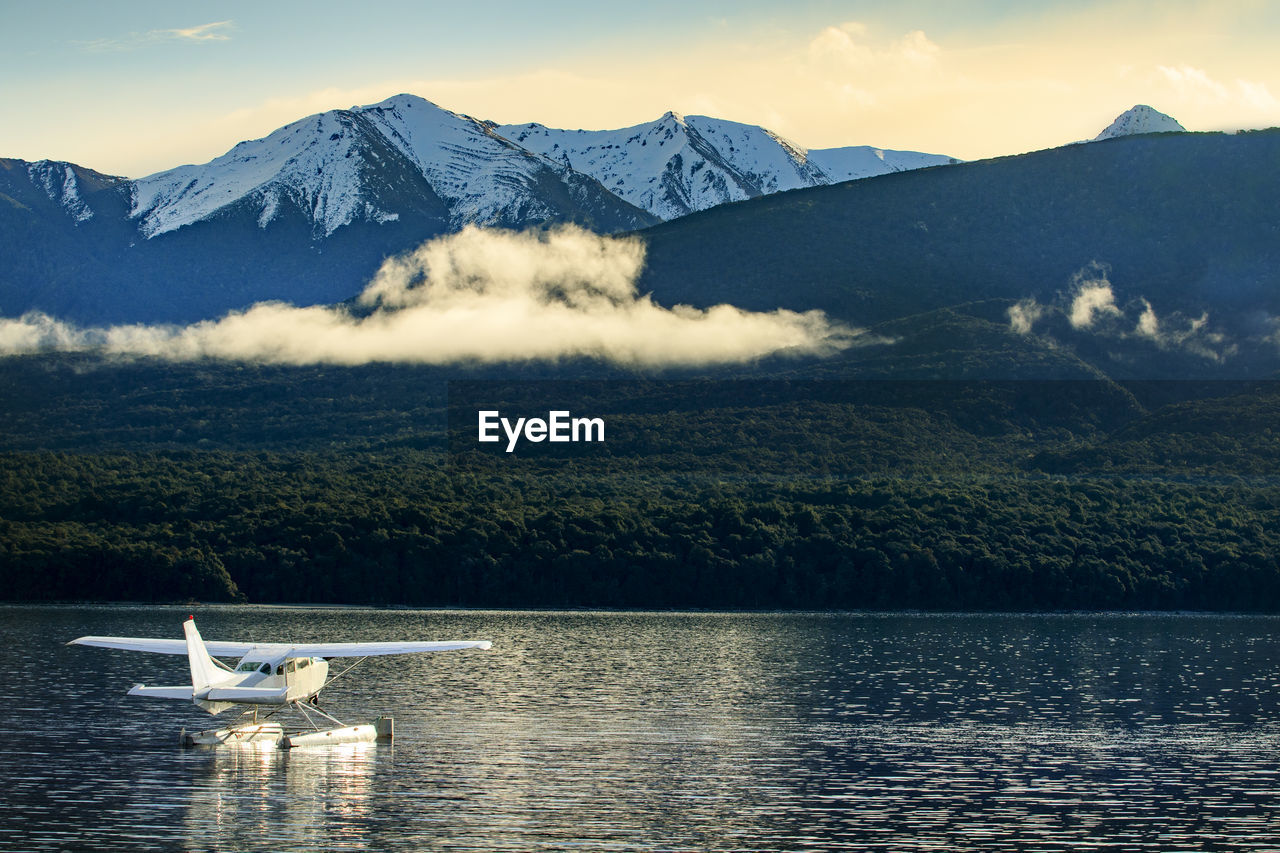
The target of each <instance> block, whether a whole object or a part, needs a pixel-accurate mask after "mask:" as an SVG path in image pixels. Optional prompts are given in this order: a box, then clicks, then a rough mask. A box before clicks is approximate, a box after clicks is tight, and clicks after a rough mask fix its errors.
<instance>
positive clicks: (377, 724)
mask: <svg viewBox="0 0 1280 853" xmlns="http://www.w3.org/2000/svg"><path fill="white" fill-rule="evenodd" d="M182 631H183V634H184V635H185V636H184V639H181V640H177V639H161V638H153V637H80V638H78V639H75V640H72V641H71V642H69V643H67V645H69V646H97V647H99V648H104V649H124V650H127V651H135V652H156V653H158V654H167V655H186V656H187V661H188V662H189V663H190V665H191V684H189V685H187V684H183V685H177V686H171V687H169V686H148V685H145V684H136V685H134V686H133V688H132V689H130V690H129V693H128V695H130V696H143V697H151V698H153V699H181V700H185V701H187V702H193V703H194V704H195V705H196V707H198V708H200V709H201V710H204V711H207V712H208V713H210V714H215V715H216V714H221V713H222V712H223V711H227V710H230V709H232V708H236V707H239V706H248V708H247V709H245V710H243V711H242V716H241V719H240V720H239V721H238V722H237V723H236V724H234V725H231V726H228V727H227V728H221V729H209V730H206V731H198V732H188V731H187V730H186V729H183V731H182V733H181V735H180V736H179V740H180V742H181V743H182V745H183V746H187V747H196V746H224V745H238V744H264V743H267V744H269V743H272V742H274V744H275V745H276V746H278V747H280V748H281V749H292V748H294V747H299V746H327V745H334V744H343V743H359V742H364V741H372V740H377V739H386V738H391V737H393V736H394V734H395V727H394V722H393V721H392V719H391V718H390V717H379V718H378V719H377V720H375V721H374V722H373V723H372V724H363V725H353V726H349V725H346V724H345V723H343V722H342V721H341V720H339V719H338V718H336V717H334V716H332V715H330V714H327V713H325V712H324V711H322V710H320V702H319V698H320V691H321V690H322V689H324V688H325V687H328V686H329V685H330V684H332V683H333V681H334V680H336V679H338V678H340V677H342V676H343V675H345V674H346V673H348V672H350V671H351V670H352V669H354V668H355V667H356V666H357V665H359V664H360V663H361V661H363V660H364V659H365V658H368V657H373V656H375V655H405V654H417V653H419V652H448V651H457V650H460V649H488V648H490V646H491V643H490V642H489V641H488V640H462V641H456V642H455V641H445V642H390V643H297V644H288V643H240V642H222V641H209V642H205V641H204V639H203V638H202V637H201V636H200V632H199V631H198V630H197V629H196V622H195V618H194V617H188V618H187V621H186V622H184V623H183V625H182ZM219 657H227V658H239V663H237V664H236V665H235V666H234V667H232V666H228V665H226V664H225V663H223V662H222V661H220V660H218V658H219ZM334 658H356V661H355V662H354V663H352V664H350V665H349V666H346V667H345V668H344V669H342V670H341V671H340V672H338V673H337V674H336V675H333V676H330V675H329V661H330V660H331V659H334ZM286 709H292V710H293V711H296V712H297V713H298V714H299V715H300V716H301V717H302V718H303V719H304V720H306V724H307V728H306V729H298V730H286V729H285V728H284V727H283V726H282V725H281V724H280V723H279V722H277V721H275V720H272V719H270V718H271V717H273V716H275V715H276V714H277V713H279V712H281V711H284V710H286ZM318 720H325V721H328V722H329V723H332V724H333V725H332V726H331V727H329V728H324V727H323V726H322V724H321V723H319V722H318Z"/></svg>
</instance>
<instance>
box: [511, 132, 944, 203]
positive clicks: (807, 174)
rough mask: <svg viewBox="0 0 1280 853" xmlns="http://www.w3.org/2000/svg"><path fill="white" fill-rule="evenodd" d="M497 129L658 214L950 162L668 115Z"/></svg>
mask: <svg viewBox="0 0 1280 853" xmlns="http://www.w3.org/2000/svg"><path fill="white" fill-rule="evenodd" d="M495 129H496V131H497V132H498V133H500V134H502V135H503V136H505V137H507V138H508V139H510V140H512V141H513V142H515V143H516V144H518V145H522V146H524V147H526V148H529V149H531V150H534V151H537V152H539V153H540V154H543V155H545V156H546V157H548V158H549V159H552V160H557V161H559V162H561V163H564V164H565V165H567V166H570V167H572V168H574V169H576V170H578V171H580V172H585V173H587V174H588V175H591V176H592V177H593V178H595V179H596V180H598V181H599V182H600V183H602V184H603V185H604V186H605V187H606V188H607V189H609V190H611V191H612V192H614V193H616V194H617V195H619V196H621V197H622V198H624V199H626V200H627V201H629V202H631V203H632V204H634V205H636V206H638V207H642V208H644V209H645V210H647V211H649V212H650V213H652V214H654V215H656V216H659V217H661V218H662V219H675V218H677V217H679V216H684V215H685V214H687V213H691V212H693V211H695V210H705V209H707V208H708V207H714V206H715V205H718V204H724V203H725V202H730V201H741V200H743V199H747V198H754V197H756V196H760V195H767V194H769V193H774V192H782V191H785V190H793V189H799V188H801V187H813V186H822V185H825V184H830V183H835V182H837V181H844V180H849V179H851V178H854V177H869V176H871V175H879V174H884V173H886V172H895V171H900V170H902V169H906V168H919V167H920V166H926V165H928V166H932V165H938V164H940V163H950V162H955V161H954V160H952V159H951V158H949V157H942V156H938V155H933V154H916V153H915V152H879V153H878V154H876V153H872V152H877V151H878V149H871V148H857V149H852V148H850V149H846V148H833V149H827V150H826V151H822V152H811V151H806V150H805V149H804V148H803V147H801V146H799V145H796V144H795V143H793V142H790V141H789V140H787V139H784V138H783V137H781V136H779V135H777V134H776V133H773V132H772V131H769V130H766V129H765V128H762V127H757V126H755V125H749V124H741V123H739V122H732V121H725V120H723V119H716V118H709V117H707V116H688V117H685V116H681V115H679V114H678V113H674V112H668V113H667V114H665V115H664V116H662V118H660V119H658V120H657V121H654V122H649V123H648V124H641V125H636V126H635V127H627V128H622V129H620V130H557V129H554V128H549V127H545V126H543V125H541V124H536V123H533V124H519V125H500V126H498V127H497V128H495ZM863 152H866V153H863ZM815 155H820V156H815ZM887 155H893V156H892V157H888V156H887Z"/></svg>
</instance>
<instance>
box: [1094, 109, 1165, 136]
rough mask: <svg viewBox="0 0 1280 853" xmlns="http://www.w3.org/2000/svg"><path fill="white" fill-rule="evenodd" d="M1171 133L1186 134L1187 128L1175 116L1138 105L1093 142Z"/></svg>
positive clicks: (1110, 125) (1126, 111)
mask: <svg viewBox="0 0 1280 853" xmlns="http://www.w3.org/2000/svg"><path fill="white" fill-rule="evenodd" d="M1170 132H1179V133H1181V132H1186V128H1185V127H1183V126H1182V125H1181V124H1179V123H1178V121H1177V120H1176V119H1175V118H1173V116H1167V115H1165V114H1164V113H1162V112H1160V111H1159V110H1154V109H1152V108H1151V107H1149V106H1147V105H1146V104H1138V105H1137V106H1134V107H1131V108H1130V109H1127V110H1125V111H1124V112H1122V113H1121V114H1120V115H1118V116H1117V117H1116V120H1115V121H1113V122H1111V124H1109V125H1107V128H1106V130H1104V131H1102V133H1099V134H1098V135H1097V136H1095V137H1094V138H1093V141H1094V142H1098V141H1099V140H1103V139H1114V138H1115V137H1117V136H1134V135H1136V134H1139V133H1170Z"/></svg>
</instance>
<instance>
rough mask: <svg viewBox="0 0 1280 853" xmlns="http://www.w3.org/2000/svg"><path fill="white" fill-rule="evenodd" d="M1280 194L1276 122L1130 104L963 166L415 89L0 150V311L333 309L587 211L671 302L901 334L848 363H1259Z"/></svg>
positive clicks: (585, 221) (1268, 364)
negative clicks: (16, 152) (511, 121)
mask: <svg viewBox="0 0 1280 853" xmlns="http://www.w3.org/2000/svg"><path fill="white" fill-rule="evenodd" d="M944 165H945V167H944V168H929V167H931V166H944ZM1277 192H1280V131H1258V132H1249V133H1239V134H1228V133H1207V134H1205V133H1199V134H1193V133H1186V132H1185V131H1183V130H1182V127H1181V125H1180V124H1178V123H1177V122H1176V121H1175V120H1174V119H1173V118H1171V117H1169V116H1166V115H1164V114H1162V113H1159V112H1157V111H1155V110H1153V109H1152V108H1150V107H1147V106H1142V105H1139V106H1137V107H1134V108H1133V109H1131V110H1129V111H1127V112H1126V113H1124V114H1122V115H1121V116H1120V117H1119V118H1117V119H1116V121H1115V122H1113V123H1112V124H1111V125H1110V126H1109V127H1108V128H1106V129H1105V130H1104V131H1103V132H1102V133H1101V134H1099V136H1098V137H1097V139H1096V140H1093V141H1091V142H1089V143H1086V144H1071V145H1066V146H1063V147H1060V148H1056V149H1048V150H1045V151H1040V152H1033V153H1030V154H1023V155H1016V156H1010V157H1001V158H995V159H992V160H985V161H977V162H972V163H958V162H956V161H954V160H952V159H951V158H946V157H938V156H936V155H926V154H918V153H912V152H894V151H885V150H880V149H869V148H842V149H827V150H814V151H806V150H804V149H803V148H801V147H799V146H797V145H795V144H793V143H790V142H788V141H786V140H785V139H782V138H781V137H779V136H777V135H776V134H773V133H771V132H769V131H767V130H765V129H763V128H759V127H754V126H750V125H743V124H737V123H733V122H727V121H723V120H718V119H711V118H707V117H703V116H688V117H682V116H679V115H677V114H675V113H667V114H666V115H664V116H662V117H661V118H660V119H658V120H657V121H655V122H652V123H650V124H646V125H639V126H636V127H632V128H624V129H622V130H616V131H567V130H555V129H551V128H547V127H544V126H542V125H538V124H524V125H496V124H493V123H491V122H483V121H479V120H476V119H473V118H470V117H467V116H464V115H460V114H457V113H452V112H449V111H447V110H443V109H441V108H439V107H437V106H435V105H433V104H430V103H429V102H427V101H424V100H422V99H421V98H416V97H412V96H407V95H402V96H397V97H395V98H391V99H389V100H388V101H384V102H382V103H380V104H376V105H373V106H370V107H354V108H352V109H350V110H337V111H332V112H329V113H323V114H320V115H317V116H312V117H309V118H306V119H303V120H301V121H298V122H294V123H292V124H290V125H287V126H285V127H283V128H281V129H279V130H278V131H276V132H275V133H273V134H271V135H269V136H267V137H265V138H264V139H260V140H255V141H250V142H244V143H241V144H239V145H237V146H236V147H235V148H233V149H232V150H231V151H229V152H227V153H226V154H225V155H223V156H222V157H219V158H217V159H215V160H213V161H211V162H210V163H207V164H204V165H201V166H181V167H178V168H176V169H171V170H168V171H165V172H161V173H158V174H155V175H151V176H148V177H145V178H141V179H138V180H129V179H125V178H120V177H114V176H109V175H103V174H100V173H98V172H94V171H93V170H90V169H86V168H84V167H81V166H78V165H74V164H69V163H58V162H49V161H40V162H35V163H28V162H25V161H20V160H0V245H3V246H4V247H5V251H6V261H5V263H4V264H3V265H0V316H10V317H13V316H17V315H19V314H22V313H23V312H26V311H30V310H40V311H44V312H47V313H48V314H50V315H53V316H55V317H58V318H60V319H65V320H71V321H75V322H79V323H82V324H110V323H120V322H180V323H185V322H192V321H195V320H200V319H206V318H211V317H216V316H221V315H222V314H224V313H226V312H227V311H229V310H234V309H236V308H240V307H244V306H247V305H250V304H253V303H256V302H261V301H265V300H273V299H274V300H283V301H287V302H291V303H293V304H297V305H307V304H325V303H335V302H341V301H345V300H349V299H351V298H352V297H353V296H355V294H356V293H358V292H359V291H360V290H361V289H362V287H363V286H364V285H365V284H366V283H367V282H368V281H369V280H370V278H371V277H372V275H373V273H374V271H375V270H376V269H377V268H378V266H379V264H380V263H381V262H382V261H383V259H385V258H386V257H388V256H390V255H394V254H398V253H402V252H405V251H407V250H409V249H411V248H414V247H415V246H417V245H419V244H421V243H422V242H423V241H424V240H425V239H427V238H429V237H431V236H435V235H438V234H443V233H449V232H451V231H456V230H458V229H459V228H461V227H463V226H465V225H467V224H471V223H482V224H489V225H497V226H502V227H508V228H524V227H529V226H538V225H545V224H553V223H559V222H574V223H579V224H582V225H584V226H586V227H589V228H592V229H594V230H597V231H601V232H617V231H638V232H639V233H640V234H641V235H642V236H643V238H644V240H645V243H646V245H647V253H648V254H647V264H646V267H645V270H644V274H643V277H642V279H641V282H640V286H641V290H642V292H648V293H651V294H652V295H653V297H654V299H655V300H657V301H658V302H659V303H660V304H663V305H674V304H679V303H684V304H690V305H694V306H699V307H707V306H711V305H715V304H719V303H722V302H729V303H732V304H733V305H736V306H739V307H741V308H745V309H750V310H762V311H771V310H774V309H776V308H779V307H781V308H789V309H792V310H797V311H807V310H812V309H820V310H823V311H826V312H827V313H828V314H829V315H830V316H832V317H833V318H836V319H838V320H840V321H843V322H847V323H852V324H856V325H859V326H869V327H870V328H871V329H872V330H873V331H874V332H875V333H876V334H877V335H878V336H879V337H880V338H881V339H884V340H893V341H897V342H900V343H902V344H903V345H902V346H899V347H898V348H897V349H895V350H893V352H892V353H891V354H890V355H889V356H885V354H883V353H880V352H878V351H876V350H875V349H874V348H871V349H870V350H862V349H859V350H856V351H853V352H851V353H848V354H846V355H845V356H843V357H841V358H840V359H837V360H836V361H834V362H832V363H831V364H832V365H833V366H834V367H833V369H836V370H839V371H844V372H845V373H850V372H852V373H854V374H858V373H863V374H867V373H869V374H872V375H878V374H879V373H880V372H883V371H884V370H886V369H887V370H889V372H890V373H892V372H893V371H894V370H898V371H899V372H900V371H901V369H908V368H909V371H910V372H912V375H922V376H928V375H939V374H940V373H948V371H950V372H951V373H954V372H955V369H953V368H954V366H955V365H957V364H965V365H968V366H967V367H965V368H964V369H963V370H962V371H961V372H962V373H964V374H965V375H970V374H973V375H980V374H982V373H983V372H984V371H988V372H990V370H992V369H994V370H995V371H996V372H997V373H998V374H999V375H1005V376H1007V375H1022V373H1024V372H1025V370H1024V366H1027V365H1030V366H1032V368H1033V372H1037V371H1038V373H1041V374H1043V373H1048V374H1052V375H1071V376H1083V375H1092V374H1093V373H1095V372H1097V371H1102V372H1103V373H1105V374H1106V375H1112V376H1115V375H1122V376H1123V375H1135V376H1151V375H1178V376H1187V375H1218V374H1221V373H1224V372H1225V373H1228V374H1230V375H1241V374H1242V373H1243V375H1269V374H1270V373H1271V372H1273V371H1275V369H1276V368H1277V366H1280V363H1278V359H1277V355H1278V353H1280V346H1278V344H1280V319H1278V318H1280V273H1277V272H1276V270H1280V241H1278V240H1277V239H1276V234H1280V218H1278V215H1277V213H1276V212H1275V206H1274V204H1273V202H1272V200H1273V199H1274V198H1275V196H1276V194H1277ZM731 202H736V203H731ZM1085 297H1087V299H1085ZM1086 303H1087V304H1086ZM1081 312H1084V313H1083V314H1082V313H1081ZM1080 317H1084V322H1082V321H1081V320H1080ZM957 341H967V342H968V343H967V344H965V345H964V346H966V347H968V349H967V350H965V353H960V350H959V349H957V347H960V349H963V348H964V347H961V345H960V344H958V343H957ZM908 352H910V353H913V354H912V355H911V356H910V358H909V359H908V361H909V362H910V365H906V366H905V367H904V364H905V363H899V362H901V356H902V354H904V353H908ZM975 352H981V353H985V355H982V356H981V357H974V356H973V353H975ZM966 353H967V354H966ZM886 358H887V360H886ZM895 358H896V359H898V360H897V361H895V360H894V359H895ZM947 365H951V367H948V366H947ZM992 365H995V367H994V368H993V367H992Z"/></svg>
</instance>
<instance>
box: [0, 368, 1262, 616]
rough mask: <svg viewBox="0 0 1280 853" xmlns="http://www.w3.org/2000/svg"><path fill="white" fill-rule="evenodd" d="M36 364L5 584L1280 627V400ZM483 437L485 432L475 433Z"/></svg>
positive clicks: (1212, 393) (13, 396)
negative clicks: (1276, 615) (501, 402)
mask: <svg viewBox="0 0 1280 853" xmlns="http://www.w3.org/2000/svg"><path fill="white" fill-rule="evenodd" d="M478 387H479V388H480V391H481V392H483V393H485V394H488V395H490V398H493V397H494V395H499V396H503V397H504V399H508V400H513V401H515V402H513V403H512V405H516V404H518V403H519V402H520V401H521V399H522V398H523V400H524V402H529V401H539V400H545V399H547V398H548V395H549V394H551V393H552V392H553V391H554V392H555V393H556V394H559V395H560V396H559V397H557V399H563V398H564V396H565V395H566V394H568V393H569V392H570V391H571V390H572V391H574V392H575V393H577V394H578V402H579V403H580V404H581V405H591V406H594V407H595V410H596V411H598V412H600V413H602V414H604V415H605V416H606V418H607V420H608V422H609V424H610V435H609V440H608V441H607V442H606V444H605V445H596V446H593V447H591V448H589V449H574V450H573V451H562V450H561V451H557V452H550V451H546V450H543V449H540V450H539V452H531V453H516V454H511V455H506V454H503V453H501V452H494V453H489V452H480V451H478V450H476V449H475V447H474V446H471V445H468V443H467V442H466V440H465V436H466V435H467V434H468V432H467V430H468V429H469V427H468V425H467V423H464V424H462V426H460V427H456V428H455V430H454V435H453V436H452V444H451V442H450V440H449V438H450V437H449V436H446V433H445V426H444V425H445V422H446V419H447V416H448V415H456V413H455V412H446V411H445V409H444V401H445V399H446V397H447V396H451V397H452V400H451V401H450V402H451V403H452V404H453V405H454V406H455V407H456V406H458V405H459V404H460V403H466V402H467V401H468V399H469V396H474V395H475V394H476V393H479V392H477V391H476V390H475V389H474V388H468V387H461V386H458V385H457V384H455V385H453V386H450V385H448V384H447V383H446V382H445V381H444V380H443V378H442V377H441V376H439V375H437V374H434V373H432V372H431V371H430V370H427V369H411V368H388V367H381V368H378V367H373V368H355V369H342V370H336V369H332V368H326V369H321V368H290V369H285V368H262V367H258V368H249V367H230V366H220V367H218V366H209V365H198V366H172V365H168V366H166V365H145V364H143V365H138V364H134V365H115V366H112V365H89V364H83V363H76V362H73V361H70V360H67V359H54V358H42V359H25V360H24V359H13V360H10V361H9V363H8V365H7V366H6V369H5V372H4V377H3V383H0V390H2V391H3V393H4V394H5V398H6V405H5V408H4V412H3V421H0V430H2V431H0V447H3V452H2V453H0V483H2V485H0V584H2V585H3V586H2V587H0V588H2V589H3V590H4V592H3V593H0V598H4V599H11V600H138V601H181V600H188V599H196V600H202V601H237V600H240V601H253V602H332V603H357V604H375V605H415V606H465V607H637V608H750V609H771V608H787V609H790V608H798V609H846V608H847V609H860V608H923V609H944V610H951V609H966V610H968V609H973V610H1061V609H1211V610H1236V611H1265V612H1280V556H1278V555H1280V541H1278V540H1280V454H1277V452H1276V434H1275V428H1274V425H1275V424H1276V423H1277V419H1276V415H1277V414H1280V389H1277V388H1276V387H1275V386H1274V385H1271V384H1241V383H1234V384H1230V383H1203V384H1201V385H1198V386H1193V385H1189V384H1186V383H1182V384H1179V383H1146V384H1132V385H1127V386H1121V385H1115V384H1113V383H1106V382H1097V383H958V382H951V383H946V382H944V383H911V382H904V383H890V382H880V383H853V384H841V383H821V382H817V383H808V384H805V383H786V382H784V383H776V382H775V383H769V382H754V381H753V382H728V383H725V382H715V383H702V384H699V383H697V382H693V381H690V382H687V383H680V382H675V383H652V384H649V383H643V382H641V383H634V382H617V383H612V382H599V381H597V382H592V383H586V384H585V385H581V386H578V387H576V388H572V387H568V386H564V385H563V384H552V385H546V384H539V383H536V382H532V383H508V384H507V385H505V386H503V385H501V384H500V385H499V386H496V387H495V386H492V385H485V384H483V383H482V384H480V385H479V386H478ZM468 423H469V422H468Z"/></svg>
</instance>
